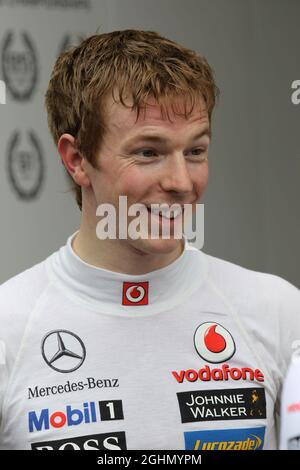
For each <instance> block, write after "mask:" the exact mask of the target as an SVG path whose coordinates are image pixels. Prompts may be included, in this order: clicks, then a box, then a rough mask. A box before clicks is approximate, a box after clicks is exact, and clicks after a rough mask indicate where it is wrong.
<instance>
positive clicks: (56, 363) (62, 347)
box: [41, 330, 86, 373]
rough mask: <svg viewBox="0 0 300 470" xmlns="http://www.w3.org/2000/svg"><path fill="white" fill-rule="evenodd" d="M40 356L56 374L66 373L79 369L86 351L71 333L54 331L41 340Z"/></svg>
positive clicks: (78, 339) (77, 338) (77, 337)
mask: <svg viewBox="0 0 300 470" xmlns="http://www.w3.org/2000/svg"><path fill="white" fill-rule="evenodd" d="M41 348H42V356H43V358H44V360H45V362H46V364H47V365H48V366H49V367H51V368H52V369H54V370H56V371H57V372H62V373H68V372H73V371H74V370H77V369H79V367H80V366H81V365H82V364H83V362H84V360H85V356H86V349H85V346H84V344H83V342H82V340H81V339H80V338H79V336H77V335H75V333H72V332H71V331H67V330H54V331H50V333H47V334H46V336H45V337H44V338H43V340H42V345H41Z"/></svg>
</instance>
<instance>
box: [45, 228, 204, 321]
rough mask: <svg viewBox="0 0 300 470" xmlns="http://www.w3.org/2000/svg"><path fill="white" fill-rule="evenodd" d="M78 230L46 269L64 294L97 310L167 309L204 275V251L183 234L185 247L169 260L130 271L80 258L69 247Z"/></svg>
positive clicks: (133, 312)
mask: <svg viewBox="0 0 300 470" xmlns="http://www.w3.org/2000/svg"><path fill="white" fill-rule="evenodd" d="M77 233H78V231H76V232H75V233H73V234H72V235H71V236H70V237H69V238H68V239H67V242H66V245H64V246H63V247H61V248H60V249H59V250H58V251H57V252H55V253H54V254H53V255H51V256H50V257H49V258H48V260H47V267H48V271H49V274H50V276H51V278H52V280H53V281H54V282H55V283H56V284H57V285H58V286H59V287H60V288H63V289H64V290H65V292H66V294H67V295H69V296H71V297H72V298H73V299H74V300H77V301H79V302H81V303H84V304H85V305H88V306H89V307H91V308H94V309H96V310H97V311H100V312H103V313H107V314H113V315H122V316H131V317H132V316H145V315H147V314H153V313H157V312H159V311H162V310H167V309H169V308H172V306H174V305H176V304H179V303H180V302H182V301H184V299H186V298H187V297H188V295H190V294H191V293H192V292H193V291H194V290H195V289H196V288H197V287H198V286H199V285H200V284H201V282H202V281H203V279H204V277H205V273H206V258H205V255H204V253H202V252H201V251H199V250H198V249H196V248H194V247H192V246H191V245H190V244H189V242H188V240H187V239H186V237H185V236H184V249H183V251H182V253H181V255H180V256H179V257H178V258H177V259H176V260H174V261H173V262H172V263H170V264H169V265H167V266H165V267H163V268H160V269H157V270H154V271H151V272H148V273H145V274H139V275H132V274H125V273H118V272H115V271H110V270H107V269H104V268H100V267H97V266H94V265H91V264H88V263H86V262H85V261H83V260H82V259H81V258H80V257H79V256H78V255H77V254H76V253H75V252H74V249H73V247H72V241H73V240H74V238H75V236H76V234H77Z"/></svg>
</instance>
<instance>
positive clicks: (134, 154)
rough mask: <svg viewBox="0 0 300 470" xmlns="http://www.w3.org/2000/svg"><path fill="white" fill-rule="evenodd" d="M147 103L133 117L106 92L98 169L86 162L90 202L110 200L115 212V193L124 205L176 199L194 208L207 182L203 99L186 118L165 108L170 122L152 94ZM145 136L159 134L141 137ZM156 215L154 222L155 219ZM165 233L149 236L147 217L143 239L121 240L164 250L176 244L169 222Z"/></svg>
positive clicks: (152, 250)
mask: <svg viewBox="0 0 300 470" xmlns="http://www.w3.org/2000/svg"><path fill="white" fill-rule="evenodd" d="M149 104H151V106H149V107H147V108H146V113H145V115H144V113H143V111H142V112H141V113H140V116H139V119H138V120H137V121H136V111H132V110H131V109H130V108H125V107H124V106H123V105H122V104H121V103H115V102H114V101H113V100H112V98H111V99H110V101H109V102H107V106H106V110H107V111H106V125H107V131H106V134H105V136H104V140H103V142H102V144H101V148H100V150H99V153H98V155H97V159H96V160H97V164H98V167H99V169H95V168H93V167H91V166H89V167H88V172H89V177H90V181H91V189H92V191H93V197H94V201H93V203H94V202H95V204H96V206H98V205H100V204H102V203H110V204H113V205H114V207H115V208H116V212H117V217H118V207H119V196H121V195H122V196H125V195H126V196H127V204H128V207H129V206H130V205H131V204H134V203H139V204H144V205H146V206H148V207H150V206H151V204H162V203H167V204H168V205H172V204H175V203H176V204H180V205H184V204H193V206H194V208H195V204H196V203H197V202H199V201H200V199H201V197H202V195H203V192H204V190H205V188H206V185H207V182H208V162H207V156H208V146H209V141H210V139H209V135H208V134H209V118H208V114H207V111H206V108H205V104H204V101H201V102H199V104H198V105H197V106H195V108H194V110H193V113H192V114H191V115H190V116H189V118H188V119H185V118H184V117H181V116H176V115H174V113H172V111H171V109H170V117H171V120H172V121H173V122H170V121H169V120H168V119H167V118H166V117H165V118H164V119H163V117H162V116H161V110H160V106H159V105H158V104H157V103H156V102H155V101H154V100H152V101H149ZM179 105H181V103H179ZM177 109H178V108H177ZM181 109H183V108H181ZM201 134H203V135H202V136H201ZM147 136H149V137H150V136H151V137H154V136H156V137H159V138H160V140H149V139H148V140H147ZM148 215H149V221H150V213H149V214H148ZM158 217H159V216H157V219H155V220H156V223H159V222H160V220H161V219H159V218H158ZM133 218H134V217H133ZM130 220H132V217H131V218H129V221H130ZM160 233H161V231H160ZM170 233H171V237H169V239H163V238H162V237H161V236H160V237H159V239H151V225H150V223H149V227H148V235H149V236H148V239H138V240H132V239H130V238H128V239H127V240H124V241H122V243H129V244H130V245H131V246H132V247H134V248H136V249H138V250H140V251H142V252H145V253H153V254H154V253H170V252H172V251H173V250H175V249H176V248H178V247H179V244H180V240H179V239H176V238H174V236H172V233H174V232H173V230H172V223H171V231H170Z"/></svg>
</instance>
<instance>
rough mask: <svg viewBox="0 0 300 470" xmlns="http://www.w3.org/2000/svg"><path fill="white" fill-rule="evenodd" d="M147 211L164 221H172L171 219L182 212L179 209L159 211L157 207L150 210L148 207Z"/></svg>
mask: <svg viewBox="0 0 300 470" xmlns="http://www.w3.org/2000/svg"><path fill="white" fill-rule="evenodd" d="M149 209H150V211H151V212H152V214H155V215H160V216H161V217H164V218H165V219H173V218H174V219H175V218H176V217H178V215H179V214H181V212H182V209H181V208H178V209H174V210H169V209H163V208H162V209H159V208H157V207H152V208H150V207H149Z"/></svg>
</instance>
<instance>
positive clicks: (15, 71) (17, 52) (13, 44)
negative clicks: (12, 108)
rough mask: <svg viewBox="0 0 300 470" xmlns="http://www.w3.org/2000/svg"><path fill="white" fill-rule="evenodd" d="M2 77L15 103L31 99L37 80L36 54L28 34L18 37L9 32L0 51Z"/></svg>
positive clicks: (24, 33)
mask: <svg viewBox="0 0 300 470" xmlns="http://www.w3.org/2000/svg"><path fill="white" fill-rule="evenodd" d="M1 63H2V75H3V79H4V81H5V83H6V86H7V89H8V90H9V91H10V93H11V95H12V96H13V98H14V99H15V100H17V101H25V100H28V99H30V98H31V96H32V94H33V91H34V89H35V87H36V84H37V80H38V62H37V54H36V51H35V47H34V45H33V42H32V40H31V39H30V36H29V34H28V33H26V32H23V33H22V34H21V35H19V36H18V37H15V33H13V32H12V31H9V32H8V33H7V34H6V36H5V38H4V40H3V44H2V50H1Z"/></svg>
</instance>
